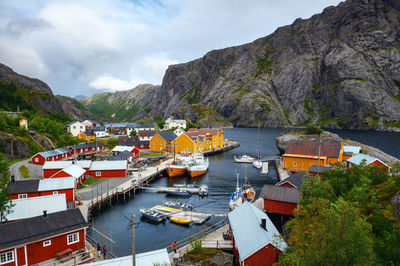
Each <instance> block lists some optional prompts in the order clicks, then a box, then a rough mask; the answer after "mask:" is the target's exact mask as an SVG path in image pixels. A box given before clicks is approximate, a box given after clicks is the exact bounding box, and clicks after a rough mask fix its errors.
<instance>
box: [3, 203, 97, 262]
mask: <svg viewBox="0 0 400 266" xmlns="http://www.w3.org/2000/svg"><path fill="white" fill-rule="evenodd" d="M86 228H87V223H86V221H85V219H84V218H83V216H82V214H81V212H80V210H79V209H70V210H66V211H61V212H56V213H51V214H47V213H46V214H45V213H44V214H43V215H41V216H36V217H32V218H29V219H25V220H21V221H16V222H12V223H6V224H2V225H0V236H1V237H0V265H2V266H14V265H34V264H38V263H42V262H46V261H49V260H51V259H54V258H55V257H56V255H57V253H59V254H60V252H62V253H72V254H75V253H76V252H77V251H78V250H80V249H85V242H86ZM91 260H93V258H90V257H89V258H88V259H86V262H89V261H91Z"/></svg>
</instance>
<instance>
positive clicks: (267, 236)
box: [228, 202, 287, 266]
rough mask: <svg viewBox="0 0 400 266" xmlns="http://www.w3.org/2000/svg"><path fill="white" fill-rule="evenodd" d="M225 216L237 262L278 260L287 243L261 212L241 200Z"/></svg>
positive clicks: (265, 265) (264, 263) (263, 263)
mask: <svg viewBox="0 0 400 266" xmlns="http://www.w3.org/2000/svg"><path fill="white" fill-rule="evenodd" d="M228 219H229V229H230V232H231V235H232V240H233V250H234V254H235V258H236V262H237V265H252V266H253V265H254V266H258V265H260V266H269V265H273V264H274V263H276V262H277V261H278V260H279V256H281V255H282V253H283V252H284V251H285V249H286V247H287V246H286V243H285V241H284V240H283V239H281V238H277V236H279V232H278V230H277V229H276V228H275V226H274V224H273V223H272V222H271V220H270V219H269V218H268V216H267V215H266V214H265V213H264V212H262V211H261V210H259V209H258V208H257V207H255V206H254V205H253V204H250V203H248V202H244V203H243V204H242V205H240V206H239V207H237V208H236V209H235V210H233V211H232V212H230V213H229V214H228Z"/></svg>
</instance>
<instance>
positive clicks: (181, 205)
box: [163, 201, 193, 211]
mask: <svg viewBox="0 0 400 266" xmlns="http://www.w3.org/2000/svg"><path fill="white" fill-rule="evenodd" d="M163 205H165V206H167V207H169V208H175V209H182V210H187V211H191V210H192V209H193V206H192V205H190V204H189V203H182V202H178V201H166V202H163Z"/></svg>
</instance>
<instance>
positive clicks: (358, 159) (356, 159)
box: [346, 153, 391, 173]
mask: <svg viewBox="0 0 400 266" xmlns="http://www.w3.org/2000/svg"><path fill="white" fill-rule="evenodd" d="M346 162H347V168H349V167H351V166H352V165H360V164H361V163H363V162H364V163H365V166H368V165H374V166H377V167H383V169H384V170H385V172H386V173H388V172H389V171H390V168H391V167H390V166H389V165H387V164H386V163H384V162H382V161H381V160H379V159H378V158H375V157H372V156H369V155H365V154H362V153H358V154H356V155H354V156H353V157H351V158H349V159H347V161H346Z"/></svg>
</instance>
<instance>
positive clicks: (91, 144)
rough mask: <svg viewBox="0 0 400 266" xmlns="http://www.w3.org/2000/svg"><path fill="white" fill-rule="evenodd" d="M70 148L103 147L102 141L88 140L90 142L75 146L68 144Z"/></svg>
mask: <svg viewBox="0 0 400 266" xmlns="http://www.w3.org/2000/svg"><path fill="white" fill-rule="evenodd" d="M69 147H70V148H72V149H74V148H75V149H86V148H93V147H105V145H104V143H103V142H90V143H82V144H79V145H75V146H69Z"/></svg>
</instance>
